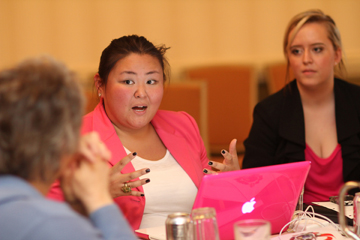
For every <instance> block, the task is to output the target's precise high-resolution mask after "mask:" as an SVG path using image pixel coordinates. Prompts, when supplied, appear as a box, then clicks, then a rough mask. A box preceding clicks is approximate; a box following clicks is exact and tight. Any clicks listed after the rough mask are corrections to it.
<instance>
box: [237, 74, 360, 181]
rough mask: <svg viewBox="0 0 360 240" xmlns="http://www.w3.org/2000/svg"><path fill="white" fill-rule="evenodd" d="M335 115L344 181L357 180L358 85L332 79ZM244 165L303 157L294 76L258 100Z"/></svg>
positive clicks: (359, 175) (301, 115) (302, 128)
mask: <svg viewBox="0 0 360 240" xmlns="http://www.w3.org/2000/svg"><path fill="white" fill-rule="evenodd" d="M334 94H335V118H336V131H337V138H338V143H339V144H340V145H341V150H342V158H343V180H344V182H347V181H350V180H355V181H359V180H360V87H359V86H357V85H354V84H350V83H348V82H345V81H343V80H340V79H335V80H334ZM253 117H254V121H253V125H252V127H251V130H250V134H249V137H248V138H247V139H246V140H245V141H244V145H245V156H244V160H243V168H252V167H260V166H268V165H274V164H282V163H290V162H298V161H304V159H305V153H304V150H305V123H304V112H303V108H302V103H301V99H300V93H299V90H298V88H297V84H296V80H294V81H292V82H290V83H289V84H288V85H287V86H285V87H284V88H283V89H282V90H280V91H279V92H277V93H275V94H273V95H271V96H269V97H267V98H266V99H265V100H263V101H261V102H260V103H258V104H257V105H256V107H255V109H254V115H253Z"/></svg>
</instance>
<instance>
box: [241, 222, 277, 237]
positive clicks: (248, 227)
mask: <svg viewBox="0 0 360 240" xmlns="http://www.w3.org/2000/svg"><path fill="white" fill-rule="evenodd" d="M234 235H235V240H270V235H271V224H270V222H269V221H266V220H263V219H247V220H241V221H238V222H236V223H235V224H234Z"/></svg>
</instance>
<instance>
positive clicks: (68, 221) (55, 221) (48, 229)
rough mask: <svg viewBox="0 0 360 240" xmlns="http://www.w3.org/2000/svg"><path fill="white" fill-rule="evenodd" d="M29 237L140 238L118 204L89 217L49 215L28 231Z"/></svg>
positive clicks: (65, 239)
mask: <svg viewBox="0 0 360 240" xmlns="http://www.w3.org/2000/svg"><path fill="white" fill-rule="evenodd" d="M24 239H27V240H39V239H51V240H72V239H73V240H136V239H137V237H136V236H135V234H134V233H133V231H132V229H131V228H130V226H129V224H128V223H127V221H126V220H125V219H124V217H123V216H122V214H121V212H120V211H119V209H118V207H117V206H116V205H115V204H111V205H107V206H105V207H102V208H100V209H98V210H97V211H95V212H93V213H92V214H91V215H90V221H89V219H86V218H84V217H82V216H80V215H78V214H75V213H74V214H71V215H70V214H68V215H67V216H49V217H48V218H47V219H44V221H42V222H41V224H38V225H37V226H36V227H34V228H33V229H32V231H30V232H28V234H27V236H26V238H24Z"/></svg>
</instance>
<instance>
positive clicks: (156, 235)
mask: <svg viewBox="0 0 360 240" xmlns="http://www.w3.org/2000/svg"><path fill="white" fill-rule="evenodd" d="M135 232H139V233H142V234H146V235H148V236H149V239H151V240H166V228H165V225H164V226H159V227H153V228H143V229H139V230H135Z"/></svg>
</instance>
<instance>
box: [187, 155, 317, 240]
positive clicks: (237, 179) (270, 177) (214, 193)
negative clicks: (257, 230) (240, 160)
mask: <svg viewBox="0 0 360 240" xmlns="http://www.w3.org/2000/svg"><path fill="white" fill-rule="evenodd" d="M309 169H310V162H308V161H304V162H297V163H287V164H281V165H273V166H267V167H259V168H251V169H244V170H238V171H232V172H225V173H220V174H212V175H205V176H204V178H203V180H202V182H201V184H200V188H199V191H198V194H197V196H196V199H195V202H194V205H193V209H195V208H201V207H213V208H215V210H216V215H217V221H218V226H219V232H220V238H221V239H224V240H226V239H234V230H233V225H234V223H235V222H236V221H239V220H243V219H265V220H268V221H270V223H271V227H272V234H274V233H278V232H279V231H280V230H281V229H282V227H283V226H284V225H285V224H286V223H288V222H289V221H290V220H291V217H292V215H293V213H294V211H295V207H296V204H297V202H298V198H299V195H300V192H301V190H302V188H303V186H304V183H305V180H306V177H307V174H308V172H309Z"/></svg>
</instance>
